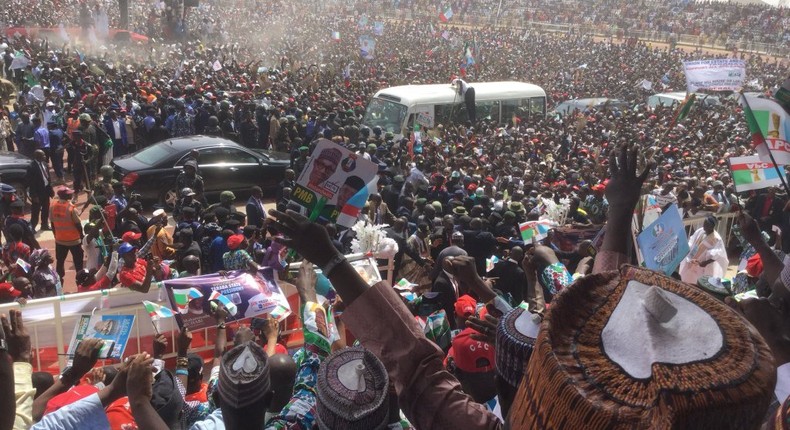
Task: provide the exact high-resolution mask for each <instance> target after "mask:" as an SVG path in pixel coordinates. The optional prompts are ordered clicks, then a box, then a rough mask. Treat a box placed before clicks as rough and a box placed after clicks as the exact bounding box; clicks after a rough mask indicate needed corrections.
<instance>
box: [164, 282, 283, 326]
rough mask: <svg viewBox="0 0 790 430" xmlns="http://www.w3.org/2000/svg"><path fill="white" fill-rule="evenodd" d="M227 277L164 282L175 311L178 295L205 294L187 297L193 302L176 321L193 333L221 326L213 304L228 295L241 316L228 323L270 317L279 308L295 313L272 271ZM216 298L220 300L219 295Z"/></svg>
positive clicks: (231, 319) (233, 317)
mask: <svg viewBox="0 0 790 430" xmlns="http://www.w3.org/2000/svg"><path fill="white" fill-rule="evenodd" d="M227 275H228V276H227V277H223V276H220V275H219V274H211V275H202V276H192V277H188V278H182V279H172V280H167V281H164V286H165V290H166V292H167V297H168V299H169V300H170V307H171V308H172V309H179V308H181V305H180V304H179V298H178V297H176V294H175V293H176V292H178V291H185V290H186V291H191V290H193V289H194V290H197V291H199V292H200V294H201V295H200V296H199V297H197V298H193V297H196V296H198V294H187V295H186V297H188V298H189V300H188V303H187V306H186V309H185V311H186V312H185V313H183V314H181V315H180V318H179V316H177V317H176V318H177V319H180V322H179V325H181V326H184V327H187V328H188V329H190V330H192V331H194V330H197V329H201V328H205V327H212V326H214V325H216V323H217V322H216V320H215V318H214V315H213V313H212V312H211V302H212V300H210V298H211V297H212V294H213V293H214V292H218V293H219V294H222V295H224V296H225V297H227V298H228V299H229V300H230V301H231V302H232V303H233V304H234V305H236V309H237V312H236V314H235V315H229V316H228V318H227V321H228V322H231V321H238V320H243V319H246V318H251V317H256V316H259V315H263V314H268V313H271V312H272V311H273V310H275V309H277V307H278V306H280V307H283V308H285V309H288V310H290V309H291V307H290V306H289V305H288V299H287V298H286V297H285V294H283V292H282V290H281V289H280V287H279V286H278V285H277V283H276V282H275V281H274V271H273V270H272V269H271V268H269V267H267V268H263V269H261V270H259V271H258V272H257V273H255V274H251V273H250V272H248V271H246V270H244V271H243V270H238V271H232V272H228V274H227ZM214 296H215V297H216V294H214Z"/></svg>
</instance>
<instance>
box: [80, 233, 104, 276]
mask: <svg viewBox="0 0 790 430" xmlns="http://www.w3.org/2000/svg"><path fill="white" fill-rule="evenodd" d="M82 250H83V251H84V252H85V268H86V269H89V270H90V269H98V268H99V266H100V265H101V263H100V262H99V255H100V252H99V246H98V244H97V243H96V239H91V238H89V237H88V235H85V237H84V238H82Z"/></svg>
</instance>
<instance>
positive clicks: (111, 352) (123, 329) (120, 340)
mask: <svg viewBox="0 0 790 430" xmlns="http://www.w3.org/2000/svg"><path fill="white" fill-rule="evenodd" d="M132 327H134V315H98V314H93V315H81V316H80V318H79V320H78V321H77V326H76V327H75V328H74V334H73V335H72V336H71V342H69V350H68V355H69V356H71V357H73V356H74V352H75V351H76V350H77V346H79V343H80V342H81V341H83V340H87V339H101V340H102V342H103V345H102V347H101V350H100V351H99V358H101V359H110V360H117V361H120V360H121V357H122V356H123V351H124V350H125V349H126V344H127V343H128V342H129V335H130V334H131V332H132Z"/></svg>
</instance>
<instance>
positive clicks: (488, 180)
mask: <svg viewBox="0 0 790 430" xmlns="http://www.w3.org/2000/svg"><path fill="white" fill-rule="evenodd" d="M486 182H490V183H492V184H493V183H494V178H492V177H490V176H486Z"/></svg>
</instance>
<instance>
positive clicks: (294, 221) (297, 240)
mask: <svg viewBox="0 0 790 430" xmlns="http://www.w3.org/2000/svg"><path fill="white" fill-rule="evenodd" d="M269 215H271V216H272V217H274V218H275V219H276V220H277V221H276V222H275V225H276V226H277V230H279V231H281V232H282V233H283V234H284V235H285V236H286V237H275V238H274V240H276V241H277V242H279V243H282V244H283V245H285V246H287V247H289V248H292V249H294V250H296V252H298V253H299V254H301V255H302V257H304V258H306V259H307V260H309V261H311V262H313V263H315V264H317V265H318V266H319V267H323V266H325V265H326V264H327V263H329V261H330V260H331V259H332V257H333V256H335V255H336V254H337V253H338V252H337V250H336V249H335V246H334V245H333V244H332V240H331V239H330V238H329V233H327V232H326V229H325V228H324V227H323V226H321V225H320V224H317V223H314V222H312V221H310V220H308V219H307V218H305V217H304V216H302V215H300V214H298V213H296V212H294V211H292V210H289V211H286V212H285V213H283V212H279V211H276V210H270V211H269Z"/></svg>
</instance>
